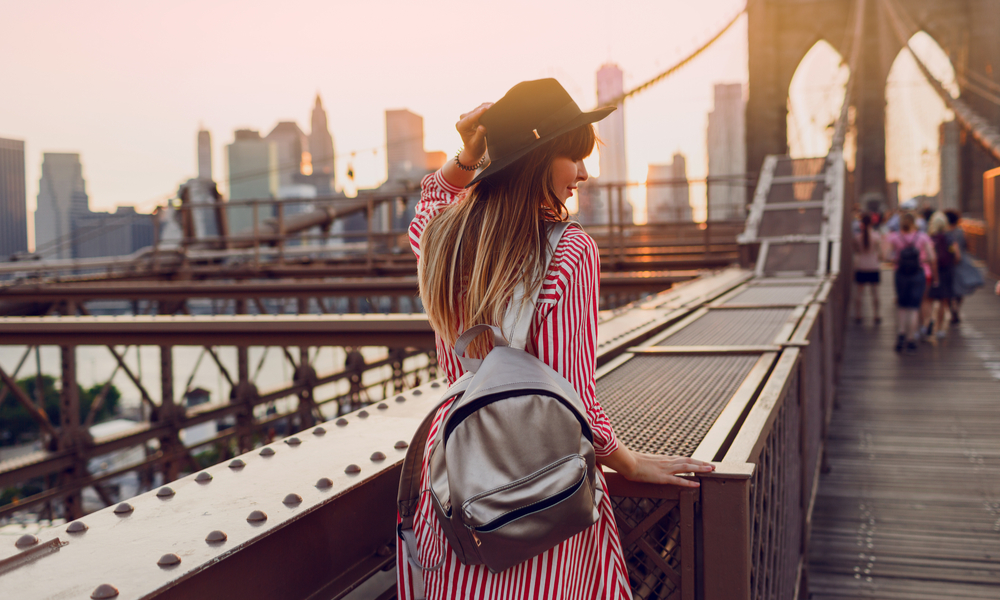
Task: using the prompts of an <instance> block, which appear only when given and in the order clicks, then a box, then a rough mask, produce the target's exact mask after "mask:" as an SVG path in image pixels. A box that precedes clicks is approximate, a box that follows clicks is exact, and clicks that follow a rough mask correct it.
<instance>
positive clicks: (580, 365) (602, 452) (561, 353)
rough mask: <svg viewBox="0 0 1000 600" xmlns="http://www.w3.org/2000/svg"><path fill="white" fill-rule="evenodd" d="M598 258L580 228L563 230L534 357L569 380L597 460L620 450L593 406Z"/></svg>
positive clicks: (542, 300) (543, 297) (545, 288)
mask: <svg viewBox="0 0 1000 600" xmlns="http://www.w3.org/2000/svg"><path fill="white" fill-rule="evenodd" d="M599 292H600V256H599V255H598V252H597V244H596V243H595V242H594V240H593V238H591V237H590V236H589V235H587V234H586V233H585V232H583V231H582V230H581V229H578V228H575V227H571V228H570V229H568V230H567V231H566V234H565V235H564V236H563V239H562V241H561V242H560V243H559V247H558V248H556V252H555V254H554V255H553V260H552V264H551V265H550V267H549V272H548V273H547V275H546V279H545V282H544V283H543V285H542V292H541V294H539V297H538V302H539V307H538V310H537V312H536V313H535V323H534V327H533V329H534V334H535V335H534V336H533V338H532V341H533V343H534V350H535V351H536V353H537V354H536V356H538V358H539V359H541V360H542V361H543V362H544V363H545V364H547V365H549V366H550V367H552V368H553V369H555V370H556V372H558V373H559V374H561V375H562V376H563V377H565V378H566V380H567V381H569V382H570V383H571V384H572V385H573V388H574V389H576V391H577V393H578V394H580V399H581V400H583V404H584V406H585V407H586V409H587V418H588V420H589V421H590V425H591V427H592V428H593V430H594V450H595V451H596V453H597V456H607V455H609V454H611V453H612V452H614V451H615V450H617V449H618V439H617V437H616V436H615V432H614V429H613V428H612V427H611V421H610V420H609V419H608V416H607V414H605V412H604V409H603V408H602V407H601V404H600V403H599V402H598V401H597V381H596V379H595V371H596V369H597V362H596V361H597V358H596V349H597V309H598V306H597V301H598V298H599Z"/></svg>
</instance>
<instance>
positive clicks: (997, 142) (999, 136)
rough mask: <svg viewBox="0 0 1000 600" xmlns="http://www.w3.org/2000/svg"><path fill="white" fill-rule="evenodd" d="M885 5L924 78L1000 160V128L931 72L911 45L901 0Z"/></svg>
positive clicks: (901, 40) (970, 130)
mask: <svg viewBox="0 0 1000 600" xmlns="http://www.w3.org/2000/svg"><path fill="white" fill-rule="evenodd" d="M882 6H883V7H884V8H885V11H886V14H887V15H888V17H889V21H890V23H891V25H892V29H893V31H894V32H895V33H896V38H897V39H898V40H899V43H900V44H901V45H902V46H903V47H905V48H906V49H907V50H909V52H910V55H911V56H913V60H914V61H915V62H916V63H917V67H918V68H919V69H920V72H921V73H922V74H923V76H924V79H926V80H927V83H929V84H930V85H931V87H932V88H934V91H935V92H937V94H938V96H940V97H941V99H942V100H944V103H945V104H946V105H947V106H948V108H950V109H951V110H952V111H953V112H954V113H955V118H956V119H958V122H959V123H961V124H962V126H963V127H964V128H965V129H966V130H968V131H969V133H971V134H972V137H973V138H974V139H975V140H976V141H977V142H979V144H980V145H981V146H982V147H983V148H984V149H985V150H986V151H987V152H989V153H990V154H991V155H992V156H993V158H994V159H995V160H997V161H1000V131H998V130H997V128H996V127H994V126H993V125H992V124H990V122H989V121H987V120H986V119H984V118H983V117H981V116H979V114H978V113H976V111H974V110H973V109H972V108H970V107H969V105H968V104H966V103H965V102H963V101H962V100H960V99H958V98H953V97H952V96H951V94H949V93H948V90H946V89H945V88H944V85H942V84H941V82H940V81H938V80H937V78H936V77H934V75H932V74H931V72H930V70H929V69H928V68H927V65H925V64H924V61H922V60H920V57H919V56H917V53H916V52H914V51H913V48H912V47H911V46H910V37H911V36H907V35H906V34H907V28H906V26H905V25H904V24H903V21H902V17H901V16H900V13H901V12H902V8H901V7H900V6H899V5H898V2H897V0H882ZM897 11H899V12H897ZM903 14H905V13H903ZM914 29H915V27H910V30H911V31H912V30H914Z"/></svg>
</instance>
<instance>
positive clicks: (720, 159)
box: [708, 83, 747, 221]
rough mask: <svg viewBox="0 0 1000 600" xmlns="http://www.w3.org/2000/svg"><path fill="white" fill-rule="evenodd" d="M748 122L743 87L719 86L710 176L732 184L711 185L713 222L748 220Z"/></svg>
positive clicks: (712, 124)
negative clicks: (746, 183)
mask: <svg viewBox="0 0 1000 600" xmlns="http://www.w3.org/2000/svg"><path fill="white" fill-rule="evenodd" d="M745 172H746V122H745V111H744V103H743V84H740V83H717V84H715V109H714V110H713V111H712V112H710V113H708V176H709V178H712V177H722V178H727V179H728V180H723V181H718V182H711V183H709V184H708V219H709V220H710V221H726V220H741V219H744V218H746V196H747V193H746V187H745V185H744V183H743V181H742V180H743V177H744V173H745Z"/></svg>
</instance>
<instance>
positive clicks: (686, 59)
mask: <svg viewBox="0 0 1000 600" xmlns="http://www.w3.org/2000/svg"><path fill="white" fill-rule="evenodd" d="M746 11H747V7H746V6H745V5H744V6H743V8H742V9H740V11H739V12H738V13H736V15H735V16H734V17H733V18H732V19H731V20H730V21H729V22H728V23H726V26H725V27H723V28H722V29H720V30H719V32H718V33H716V34H715V35H714V36H712V38H711V39H710V40H708V41H707V42H705V43H704V44H702V45H701V46H699V47H698V48H697V49H696V50H695V51H694V52H692V53H691V54H688V55H687V56H685V57H684V58H682V59H681V60H680V61H678V62H677V63H676V64H674V66H672V67H670V68H669V69H667V70H666V71H664V72H662V73H660V74H659V75H657V76H656V77H653V78H652V79H650V80H649V81H646V82H645V83H642V84H640V85H638V86H636V87H634V88H632V89H631V90H629V91H627V92H625V93H624V94H622V95H620V96H616V97H614V98H612V99H611V100H609V101H608V102H607V106H617V105H618V104H621V103H622V102H623V101H624V100H625V99H626V98H631V97H632V96H634V95H636V94H638V93H639V92H642V91H645V90H646V89H647V88H649V87H651V86H653V85H656V84H657V83H659V82H661V81H663V80H664V79H666V78H667V77H670V76H671V75H673V74H674V73H675V72H677V71H678V70H679V69H680V68H681V67H683V66H684V65H686V64H688V63H689V62H691V61H692V60H694V59H695V57H697V56H698V55H699V54H701V53H702V52H704V51H705V50H707V49H708V47H709V46H711V45H712V44H714V43H715V42H716V41H718V40H719V38H721V37H722V36H723V35H724V34H725V33H726V32H727V31H729V29H730V28H732V26H733V25H735V24H736V21H738V20H739V19H740V17H741V16H743V13H745V12H746Z"/></svg>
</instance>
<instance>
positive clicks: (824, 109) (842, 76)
mask: <svg viewBox="0 0 1000 600" xmlns="http://www.w3.org/2000/svg"><path fill="white" fill-rule="evenodd" d="M849 71H850V69H849V68H848V67H847V65H846V63H845V61H844V58H843V56H842V55H841V54H840V52H838V51H837V49H836V48H834V47H833V45H832V44H830V43H829V42H828V41H827V40H826V39H824V38H819V39H818V40H816V41H815V42H814V43H813V44H812V45H811V46H810V47H809V48H808V49H807V51H806V52H805V53H803V55H802V58H801V59H800V60H799V63H798V65H797V66H796V68H795V71H793V73H792V76H791V77H790V78H789V84H788V93H787V98H788V108H789V112H788V116H787V118H786V120H787V131H786V138H787V140H786V141H787V146H788V153H789V154H790V155H791V156H793V157H795V158H809V157H815V156H823V155H825V154H826V150H827V148H828V147H829V138H831V137H832V135H833V132H832V129H831V130H830V131H827V129H828V127H827V126H828V125H829V124H830V122H831V121H833V120H836V118H837V116H838V115H839V114H840V108H841V104H842V102H843V97H844V91H845V89H846V86H847V77H848V75H849ZM817 72H819V76H818V77H817ZM820 82H825V85H824V84H822V83H820ZM824 137H825V138H826V139H825V141H824Z"/></svg>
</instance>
